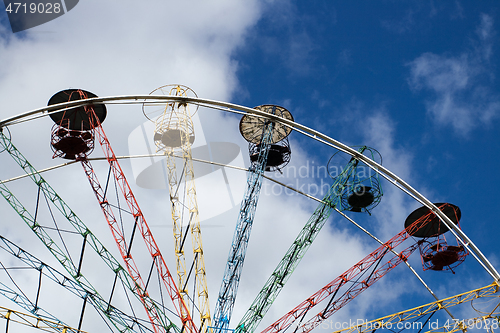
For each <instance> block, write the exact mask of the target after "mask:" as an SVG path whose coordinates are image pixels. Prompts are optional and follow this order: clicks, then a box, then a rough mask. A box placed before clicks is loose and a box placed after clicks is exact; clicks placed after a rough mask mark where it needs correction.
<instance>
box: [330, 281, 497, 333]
mask: <svg viewBox="0 0 500 333" xmlns="http://www.w3.org/2000/svg"><path fill="white" fill-rule="evenodd" d="M499 288H500V285H499V284H498V282H496V281H495V282H493V283H492V284H490V285H487V286H485V287H482V288H478V289H474V290H471V291H467V292H465V293H461V294H458V295H455V296H451V297H447V298H443V299H441V300H439V301H436V302H432V303H428V304H425V305H421V306H418V307H416V308H412V309H409V310H405V311H401V312H397V313H394V314H392V315H388V316H385V317H380V318H378V319H374V320H370V321H367V322H364V323H362V324H360V325H356V326H352V327H349V328H346V329H342V330H338V331H335V333H339V332H346V333H352V332H357V333H365V332H369V331H373V330H374V328H384V327H386V328H387V327H391V326H393V325H396V324H397V323H399V322H402V321H407V320H412V319H414V318H417V317H421V316H424V315H427V314H430V313H434V312H436V311H439V310H442V309H446V308H449V307H452V306H455V305H459V304H462V303H465V302H470V301H472V300H474V299H477V298H482V297H488V296H492V295H496V294H497V293H498V290H499ZM496 296H497V297H498V295H496ZM458 323H459V324H460V321H458ZM458 326H459V327H457V328H458V329H460V330H464V329H465V328H466V327H463V326H462V327H461V326H460V325H458Z"/></svg>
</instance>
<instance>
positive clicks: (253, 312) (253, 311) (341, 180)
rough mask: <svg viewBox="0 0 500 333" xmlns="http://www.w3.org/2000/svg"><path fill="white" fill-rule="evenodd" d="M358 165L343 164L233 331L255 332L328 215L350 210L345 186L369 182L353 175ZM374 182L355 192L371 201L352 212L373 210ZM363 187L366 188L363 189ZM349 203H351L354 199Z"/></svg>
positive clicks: (366, 149) (374, 197) (356, 161)
mask: <svg viewBox="0 0 500 333" xmlns="http://www.w3.org/2000/svg"><path fill="white" fill-rule="evenodd" d="M358 151H359V153H360V154H363V153H364V152H365V151H367V152H371V149H368V148H367V147H361V148H359V150H358ZM358 165H359V161H358V160H356V159H354V158H352V159H350V160H349V162H348V163H347V165H346V166H345V167H344V168H343V169H342V170H343V171H342V172H341V174H340V175H338V176H337V177H336V178H335V181H334V183H333V184H332V186H331V187H330V189H329V191H328V193H327V194H326V195H325V197H324V198H323V199H322V200H321V201H320V205H319V206H318V207H317V208H316V210H315V211H314V213H313V214H312V216H311V217H310V218H309V220H308V221H307V223H306V224H305V225H304V227H303V228H302V230H301V231H300V232H299V235H298V236H297V238H296V239H295V240H294V241H293V243H292V245H291V246H290V248H289V249H288V251H287V252H286V254H285V256H284V257H283V259H282V260H281V261H280V263H279V264H278V266H277V267H276V269H275V270H274V272H273V273H272V274H271V276H270V277H269V279H268V280H267V282H266V283H265V285H264V287H263V288H262V289H261V291H260V292H259V294H258V295H257V297H256V298H255V300H254V301H253V303H252V305H251V306H250V308H249V309H248V310H247V312H246V313H245V315H244V316H243V318H242V319H241V320H240V322H239V324H238V325H237V327H236V331H237V332H254V331H255V329H256V327H257V326H258V324H259V323H260V322H261V320H262V319H263V318H264V316H265V315H266V313H267V311H268V310H269V309H270V308H271V306H272V304H273V302H274V300H275V299H276V298H277V297H278V295H279V293H280V291H281V290H282V289H283V287H284V286H285V284H286V282H287V281H288V279H289V278H290V276H291V274H292V273H293V271H294V270H295V268H296V267H297V266H298V264H299V263H300V261H301V259H302V258H303V257H304V255H305V253H306V252H307V250H308V249H309V247H310V246H311V245H312V243H313V241H314V239H315V238H316V236H317V235H318V233H319V232H320V231H321V229H322V227H323V225H324V224H325V223H326V221H327V219H328V217H329V216H330V214H331V212H332V211H333V210H334V209H336V210H337V211H339V212H340V211H342V210H346V209H347V210H353V206H352V205H349V203H348V201H349V199H347V195H346V193H350V194H351V195H356V193H355V192H353V191H352V190H350V188H349V187H354V186H362V185H361V184H365V183H367V180H368V181H370V179H362V178H360V177H359V176H358V175H357V173H356V170H357V168H358ZM375 183H376V179H374V180H372V181H371V182H370V185H371V186H370V190H367V192H366V193H365V192H364V191H363V193H359V195H358V196H357V197H359V199H357V200H358V201H359V202H362V201H363V200H361V198H363V197H362V196H363V195H368V194H369V195H370V198H372V199H373V200H372V201H371V202H367V201H365V202H363V204H362V205H360V204H358V205H357V206H356V207H354V208H356V211H358V208H359V211H361V210H362V209H363V210H365V211H367V209H368V208H373V207H374V206H375V205H376V203H377V201H376V200H378V201H379V199H380V196H381V191H380V192H375V191H374V190H372V188H373V189H375V188H376V186H373V184H375ZM366 188H368V187H367V186H366ZM363 189H365V187H363ZM357 197H355V198H357ZM351 201H353V202H354V200H351ZM361 206H363V207H361Z"/></svg>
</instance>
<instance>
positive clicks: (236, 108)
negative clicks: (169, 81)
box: [0, 95, 500, 281]
mask: <svg viewBox="0 0 500 333" xmlns="http://www.w3.org/2000/svg"><path fill="white" fill-rule="evenodd" d="M126 100H134V101H137V102H139V101H140V103H145V101H148V100H156V101H157V102H162V101H163V102H164V101H177V102H178V101H182V102H184V103H194V104H199V105H200V106H206V107H208V108H212V107H213V106H215V108H216V109H218V110H221V111H226V112H230V113H239V114H252V115H254V116H260V117H264V118H267V119H269V120H272V121H274V122H278V123H280V124H283V125H285V126H288V127H290V128H291V129H292V130H295V131H297V132H299V133H301V134H304V135H306V136H308V137H310V138H312V139H314V140H316V141H319V142H322V143H324V144H326V145H328V146H330V147H333V148H335V149H338V150H340V151H343V152H345V153H347V154H349V155H351V156H352V157H354V158H356V159H358V160H360V161H362V162H364V163H365V164H366V165H367V166H368V167H370V168H371V169H373V170H374V171H376V172H378V173H379V174H380V175H382V176H383V177H384V178H386V179H387V180H388V181H389V182H391V183H392V184H393V185H395V186H397V187H398V188H400V189H401V190H403V191H404V192H405V193H407V194H409V195H410V196H411V197H413V198H414V199H416V200H417V201H419V202H420V203H422V204H423V205H424V206H426V207H428V208H429V209H430V210H431V211H432V212H433V213H434V214H436V215H437V216H438V217H439V219H440V220H441V221H442V222H443V223H444V224H445V225H446V226H447V227H448V228H449V229H450V232H451V233H452V234H453V235H454V236H455V237H457V239H459V241H460V242H461V243H462V245H464V246H465V247H466V248H470V250H471V253H472V255H473V257H474V258H475V259H476V260H477V261H478V262H479V264H480V265H481V266H482V267H483V268H484V269H485V270H486V272H488V274H490V275H491V276H492V277H493V278H494V279H495V281H500V274H499V273H498V271H497V270H496V269H495V267H494V266H493V265H492V264H491V263H490V262H489V260H488V259H487V258H486V256H484V254H483V253H482V252H481V251H480V250H479V248H478V247H477V246H476V245H475V244H474V243H473V242H472V240H471V239H470V238H469V237H468V236H467V235H466V234H465V233H464V232H463V231H462V230H460V229H459V228H458V227H457V226H456V225H455V224H454V223H453V222H452V221H451V220H450V219H449V218H448V217H447V216H446V215H445V214H443V213H442V212H441V211H440V210H439V208H438V207H437V206H435V205H434V204H433V203H432V202H431V201H430V200H429V199H427V198H426V197H425V196H424V195H422V194H421V193H420V192H418V191H417V190H415V189H414V188H413V187H412V186H410V185H409V184H408V183H407V182H405V181H404V180H403V179H402V178H400V177H399V176H397V175H396V174H395V173H393V172H392V171H390V170H389V169H387V168H385V167H383V166H382V165H380V164H378V163H376V162H375V161H373V160H371V159H369V158H368V157H366V156H364V155H363V154H359V153H358V152H357V151H356V150H354V149H352V148H351V147H349V146H347V145H346V144H344V143H342V142H340V141H338V140H335V139H333V138H331V137H329V136H327V135H325V134H323V133H321V132H319V131H316V130H314V129H311V128H309V127H307V126H304V125H302V124H300V123H297V122H295V121H291V120H288V119H284V118H281V117H279V116H275V115H273V114H269V113H265V112H262V111H260V110H257V109H254V108H250V107H246V106H242V105H238V104H234V103H228V102H221V101H217V100H211V99H204V98H194V97H183V96H152V95H119V96H109V97H97V98H89V99H85V100H77V101H70V102H66V103H61V104H55V105H52V106H47V107H43V108H39V109H35V110H32V111H28V112H25V113H22V114H20V115H17V116H13V117H10V118H7V119H5V120H2V121H0V130H2V129H3V127H6V126H9V125H13V124H16V123H17V122H23V121H29V120H30V119H29V118H28V117H30V116H32V117H34V116H37V118H38V117H40V114H41V116H47V115H49V114H50V113H53V112H57V111H60V109H61V108H68V107H79V106H82V105H91V104H100V103H102V104H106V103H105V102H110V101H126Z"/></svg>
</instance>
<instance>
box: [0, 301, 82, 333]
mask: <svg viewBox="0 0 500 333" xmlns="http://www.w3.org/2000/svg"><path fill="white" fill-rule="evenodd" d="M0 318H2V319H6V320H7V324H6V328H5V332H6V333H8V332H9V323H10V322H14V323H18V324H21V325H23V326H28V327H32V328H36V329H39V330H42V331H45V332H57V333H72V332H74V333H86V332H85V331H80V330H79V329H76V328H72V327H69V326H66V325H61V323H58V322H54V321H52V320H49V319H45V318H41V317H37V316H34V315H32V314H28V313H23V312H19V311H15V310H11V309H7V308H4V307H2V306H0Z"/></svg>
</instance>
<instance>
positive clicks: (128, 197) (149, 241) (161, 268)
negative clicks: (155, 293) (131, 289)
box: [63, 90, 197, 333]
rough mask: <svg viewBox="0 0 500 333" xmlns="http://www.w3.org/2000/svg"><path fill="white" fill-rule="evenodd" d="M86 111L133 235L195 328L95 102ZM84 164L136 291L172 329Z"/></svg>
mask: <svg viewBox="0 0 500 333" xmlns="http://www.w3.org/2000/svg"><path fill="white" fill-rule="evenodd" d="M72 93H74V94H77V96H78V97H79V99H86V98H87V94H86V93H85V92H84V91H82V90H75V91H73V92H72ZM84 110H85V114H86V115H87V117H88V118H87V119H88V122H89V123H90V129H91V130H92V132H93V134H94V136H95V137H96V139H97V140H98V142H99V144H100V145H101V147H102V150H103V152H104V155H105V156H106V159H107V161H108V163H109V166H110V170H111V172H112V174H113V176H114V178H115V180H116V182H117V184H118V186H119V188H120V190H121V192H122V194H123V197H124V198H125V201H126V203H127V206H128V208H129V210H130V213H131V214H132V216H133V217H134V227H133V231H132V239H133V236H134V235H135V230H136V228H137V229H138V230H139V232H140V234H141V236H142V238H143V240H144V242H145V244H146V247H147V249H148V251H149V254H150V255H151V258H152V259H153V264H154V266H156V269H157V271H158V274H159V276H160V279H161V281H162V282H163V285H164V287H165V289H166V292H167V294H168V295H169V297H170V298H171V299H172V302H173V303H174V307H175V308H176V310H177V313H178V315H179V316H180V318H181V321H182V324H183V327H185V328H186V329H187V331H188V332H192V333H194V332H196V331H197V329H196V326H195V325H194V323H193V320H192V318H191V315H190V314H189V310H188V309H187V306H186V304H185V303H184V301H183V300H182V297H181V295H180V293H179V290H178V289H177V287H176V285H175V282H174V280H173V278H172V275H171V274H170V270H169V269H168V267H167V265H166V263H165V260H164V259H163V256H162V254H161V251H160V248H159V247H158V245H157V244H156V241H155V240H154V237H153V234H152V233H151V230H150V229H149V226H148V224H147V222H146V219H145V217H144V215H143V213H142V211H141V209H140V207H139V204H138V203H137V200H136V199H135V196H134V194H133V192H132V189H131V188H130V185H129V184H128V181H127V179H126V177H125V174H124V172H123V170H122V168H121V167H120V165H119V163H118V160H117V158H116V156H115V154H114V152H113V149H112V148H111V145H110V143H109V140H108V138H107V136H106V134H105V133H104V130H103V128H102V126H101V123H100V120H99V118H98V116H97V115H96V113H95V111H94V107H93V106H85V107H84ZM63 118H64V116H63ZM81 162H82V163H81V164H82V166H83V168H84V171H85V173H86V175H87V177H88V179H89V182H90V185H91V187H92V189H93V191H94V194H95V196H96V198H97V200H98V202H99V205H100V207H101V210H102V211H103V214H104V216H105V218H106V220H107V222H108V225H109V227H110V229H111V232H112V234H113V237H114V238H115V241H116V244H117V246H118V249H119V251H120V254H121V255H122V259H123V260H124V262H125V266H126V267H127V270H128V272H129V274H130V275H131V276H132V278H133V280H134V283H135V284H136V286H137V288H136V290H135V291H136V293H137V294H138V295H139V297H140V299H141V302H142V303H143V305H144V307H145V309H146V311H147V313H148V316H149V318H150V320H151V323H152V324H153V328H154V329H155V331H156V330H160V331H162V332H167V331H168V330H169V326H170V325H169V324H168V323H165V322H164V317H163V316H161V315H160V313H159V311H158V309H157V307H155V306H154V304H153V303H152V302H150V298H149V295H148V293H147V290H146V284H145V283H144V281H143V279H142V277H141V275H140V273H139V270H138V268H137V266H136V264H135V262H134V260H133V257H132V254H131V251H130V248H131V244H132V242H130V244H127V241H126V239H125V235H124V234H123V232H122V230H121V229H120V228H119V226H118V223H117V220H116V218H115V216H114V214H113V209H112V207H111V205H110V204H109V201H108V200H107V199H106V193H105V192H104V190H103V188H102V186H101V185H100V183H99V180H98V178H97V176H96V174H95V172H94V170H93V168H92V166H91V164H90V162H89V161H88V160H87V159H86V158H82V159H81Z"/></svg>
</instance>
